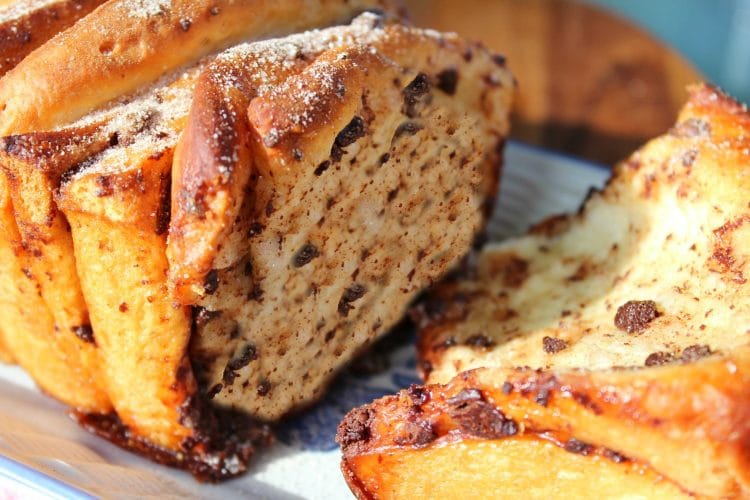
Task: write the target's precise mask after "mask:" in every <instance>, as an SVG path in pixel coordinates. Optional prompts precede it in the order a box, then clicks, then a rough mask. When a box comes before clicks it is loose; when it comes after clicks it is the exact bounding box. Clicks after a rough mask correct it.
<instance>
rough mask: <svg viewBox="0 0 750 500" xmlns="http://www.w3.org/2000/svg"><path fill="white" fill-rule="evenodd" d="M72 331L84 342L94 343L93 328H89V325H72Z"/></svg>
mask: <svg viewBox="0 0 750 500" xmlns="http://www.w3.org/2000/svg"><path fill="white" fill-rule="evenodd" d="M73 333H74V334H75V336H76V337H78V338H79V339H81V340H83V341H84V342H88V343H89V344H95V343H96V342H95V341H94V330H93V329H92V328H91V325H80V326H74V327H73Z"/></svg>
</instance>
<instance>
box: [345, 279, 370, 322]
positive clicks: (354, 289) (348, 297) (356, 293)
mask: <svg viewBox="0 0 750 500" xmlns="http://www.w3.org/2000/svg"><path fill="white" fill-rule="evenodd" d="M366 292H367V288H365V287H364V286H363V285H360V284H359V283H355V284H353V285H352V286H350V287H349V288H347V289H346V290H345V291H344V293H343V295H341V299H340V300H339V306H338V311H339V314H340V315H341V316H344V317H347V316H348V315H349V311H350V310H351V309H352V308H353V306H352V305H351V303H352V302H355V301H357V300H359V299H360V298H362V296H363V295H364V294H365V293H366Z"/></svg>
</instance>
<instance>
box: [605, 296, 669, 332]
mask: <svg viewBox="0 0 750 500" xmlns="http://www.w3.org/2000/svg"><path fill="white" fill-rule="evenodd" d="M658 316H659V313H658V312H657V310H656V303H655V302H654V301H653V300H629V301H628V302H626V303H624V304H623V305H621V306H620V307H618V308H617V313H616V314H615V326H616V327H617V328H619V329H620V330H622V331H625V332H628V333H638V332H642V331H643V330H645V329H646V328H647V327H648V325H649V323H651V322H652V321H653V320H655V319H656V318H657V317H658Z"/></svg>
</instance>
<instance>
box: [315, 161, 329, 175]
mask: <svg viewBox="0 0 750 500" xmlns="http://www.w3.org/2000/svg"><path fill="white" fill-rule="evenodd" d="M330 166H331V162H330V161H329V160H326V161H324V162H322V163H321V164H320V165H318V166H317V167H316V168H315V171H314V172H313V173H314V174H315V175H316V176H317V177H320V176H321V175H323V172H325V171H326V170H328V167H330Z"/></svg>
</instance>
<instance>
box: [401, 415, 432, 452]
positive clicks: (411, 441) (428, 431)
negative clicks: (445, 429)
mask: <svg viewBox="0 0 750 500" xmlns="http://www.w3.org/2000/svg"><path fill="white" fill-rule="evenodd" d="M435 438H437V434H435V430H434V429H433V428H432V424H430V422H429V421H427V420H422V419H418V420H415V421H413V422H406V423H405V424H404V425H403V426H402V430H401V434H400V435H399V436H396V437H395V438H394V439H393V442H394V444H396V445H398V446H411V447H415V448H422V447H424V446H426V445H428V444H429V443H431V442H432V441H434V440H435Z"/></svg>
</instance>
